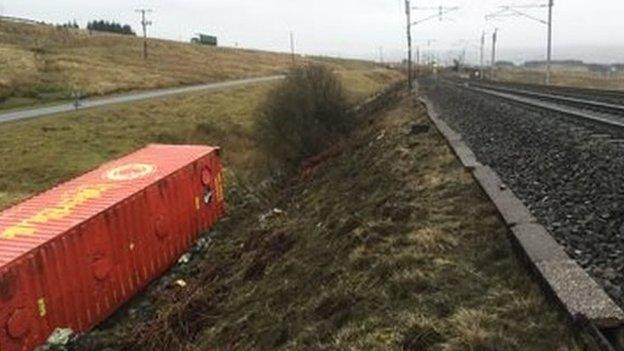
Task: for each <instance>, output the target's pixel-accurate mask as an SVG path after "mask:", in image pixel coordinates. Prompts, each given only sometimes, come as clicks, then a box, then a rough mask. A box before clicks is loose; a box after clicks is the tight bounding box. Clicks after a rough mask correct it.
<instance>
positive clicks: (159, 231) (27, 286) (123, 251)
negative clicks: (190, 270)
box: [0, 145, 224, 351]
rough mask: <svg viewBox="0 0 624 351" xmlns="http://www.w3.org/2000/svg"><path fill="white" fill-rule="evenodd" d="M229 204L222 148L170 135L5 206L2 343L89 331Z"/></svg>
mask: <svg viewBox="0 0 624 351" xmlns="http://www.w3.org/2000/svg"><path fill="white" fill-rule="evenodd" d="M223 214H224V199H223V177H222V173H221V163H220V160H219V155H218V149H214V148H208V147H200V146H165V145H151V146H149V147H147V148H145V149H143V150H140V151H138V152H137V153H134V154H131V155H128V156H126V157H124V158H122V159H120V160H118V161H114V162H111V163H109V164H107V165H104V166H102V167H100V168H99V169H97V170H95V171H93V172H90V173H88V174H86V175H84V176H82V177H79V178H77V179H75V180H73V181H70V182H68V183H65V184H62V185H60V186H59V187H56V188H54V189H52V190H50V191H48V192H46V193H43V194H41V195H38V196H35V197H33V198H32V199H30V200H27V201H26V202H24V203H23V204H20V205H17V206H15V207H12V208H10V209H8V210H6V211H4V212H2V213H0V351H13V350H32V349H34V348H35V347H36V346H37V345H40V344H41V343H43V342H44V341H45V339H46V338H47V337H48V336H49V334H50V333H51V332H52V331H53V330H54V329H55V328H59V327H61V328H65V327H69V328H72V329H73V330H75V331H78V332H84V331H88V330H89V329H91V328H92V327H94V326H95V325H96V324H97V323H99V322H101V321H102V320H104V319H105V318H106V317H108V316H109V315H111V314H112V313H113V312H114V311H115V310H116V309H118V308H119V307H120V306H121V305H122V304H123V303H124V302H126V301H127V300H128V299H130V298H131V297H132V296H134V295H135V294H136V293H137V292H139V291H140V290H141V289H143V288H145V287H146V285H147V284H148V283H149V282H150V281H152V280H153V279H155V278H157V277H158V276H160V275H161V274H162V273H163V272H164V271H166V270H167V269H168V268H169V267H170V266H171V265H172V264H173V263H175V262H176V260H177V259H178V257H179V256H180V255H181V254H182V253H183V252H185V251H186V250H187V249H188V248H189V246H190V245H191V244H192V243H193V242H194V241H195V240H196V239H197V237H198V236H199V235H200V234H201V233H202V232H205V231H206V230H208V229H209V228H210V227H211V226H212V225H213V224H214V223H215V222H216V221H217V220H218V218H220V217H221V216H222V215H223Z"/></svg>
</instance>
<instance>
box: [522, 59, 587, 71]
mask: <svg viewBox="0 0 624 351" xmlns="http://www.w3.org/2000/svg"><path fill="white" fill-rule="evenodd" d="M524 67H525V68H530V69H539V70H545V69H546V61H527V62H525V63H524ZM551 68H552V69H553V70H561V71H576V72H588V71H589V67H588V66H587V65H586V64H585V63H584V62H583V61H581V60H555V61H552V62H551Z"/></svg>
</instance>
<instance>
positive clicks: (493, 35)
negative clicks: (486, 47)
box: [490, 28, 498, 80]
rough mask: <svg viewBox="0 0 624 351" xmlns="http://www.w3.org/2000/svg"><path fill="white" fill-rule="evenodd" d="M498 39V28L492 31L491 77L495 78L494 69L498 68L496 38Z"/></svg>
mask: <svg viewBox="0 0 624 351" xmlns="http://www.w3.org/2000/svg"><path fill="white" fill-rule="evenodd" d="M497 39H498V28H495V29H494V33H492V67H491V69H492V71H491V73H490V79H491V80H494V70H495V69H496V40H497Z"/></svg>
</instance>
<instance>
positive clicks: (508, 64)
mask: <svg viewBox="0 0 624 351" xmlns="http://www.w3.org/2000/svg"><path fill="white" fill-rule="evenodd" d="M496 67H500V68H513V67H516V65H515V64H514V63H513V62H511V61H496Z"/></svg>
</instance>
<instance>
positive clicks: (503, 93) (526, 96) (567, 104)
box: [448, 81, 624, 128]
mask: <svg viewBox="0 0 624 351" xmlns="http://www.w3.org/2000/svg"><path fill="white" fill-rule="evenodd" d="M448 82H449V83H452V84H455V85H458V86H461V87H464V88H466V89H470V90H472V91H476V92H480V93H483V94H487V95H490V96H496V97H499V98H503V99H506V100H509V101H512V102H515V103H519V104H522V105H524V106H529V107H531V108H537V109H541V110H546V111H549V112H555V113H559V114H564V115H566V116H569V117H574V118H577V119H580V120H583V121H585V122H590V123H593V124H598V125H601V126H604V127H616V128H624V103H623V104H616V103H610V102H604V101H598V100H596V99H595V98H594V97H593V96H590V95H588V96H585V97H572V96H569V95H562V94H559V93H555V92H550V93H546V92H542V91H532V90H527V89H518V88H515V87H513V88H512V87H504V86H500V85H491V84H483V83H474V82H464V83H458V82H455V81H448Z"/></svg>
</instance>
